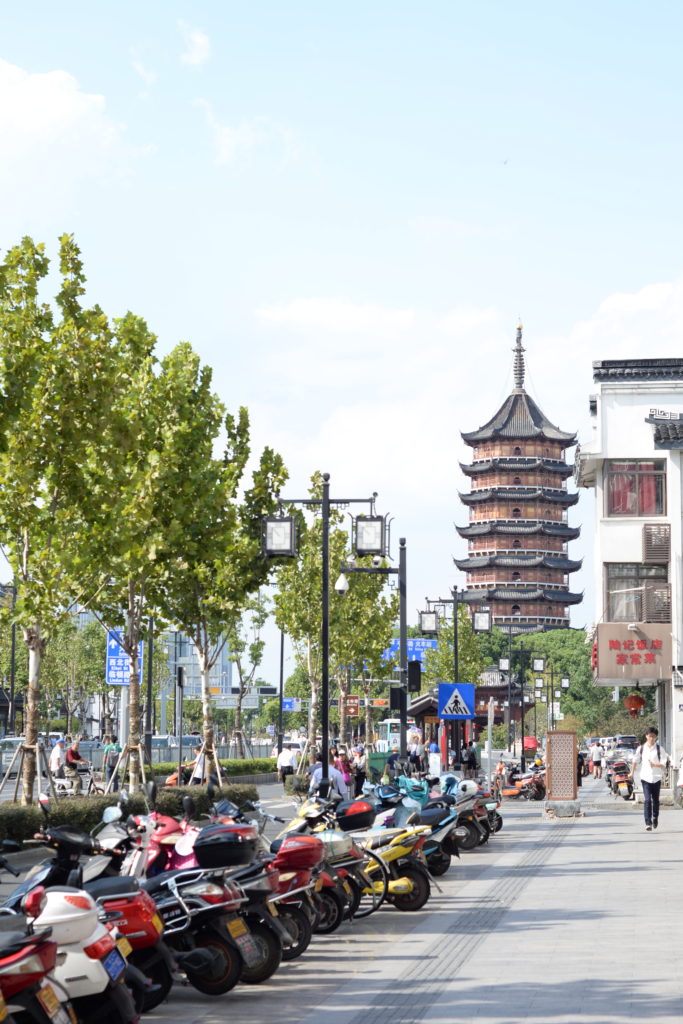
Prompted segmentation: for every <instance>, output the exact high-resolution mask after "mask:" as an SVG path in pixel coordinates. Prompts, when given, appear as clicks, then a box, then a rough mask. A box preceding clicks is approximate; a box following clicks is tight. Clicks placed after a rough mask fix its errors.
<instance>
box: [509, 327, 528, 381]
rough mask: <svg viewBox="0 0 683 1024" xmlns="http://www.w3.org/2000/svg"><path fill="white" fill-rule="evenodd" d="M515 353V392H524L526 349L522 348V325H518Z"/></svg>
mask: <svg viewBox="0 0 683 1024" xmlns="http://www.w3.org/2000/svg"><path fill="white" fill-rule="evenodd" d="M512 351H513V352H514V353H515V361H514V365H513V369H512V372H513V375H514V378H515V391H524V352H525V349H524V348H523V346H522V324H521V322H520V323H518V324H517V340H516V342H515V347H514V348H513V350H512Z"/></svg>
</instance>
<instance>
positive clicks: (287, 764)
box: [275, 743, 298, 787]
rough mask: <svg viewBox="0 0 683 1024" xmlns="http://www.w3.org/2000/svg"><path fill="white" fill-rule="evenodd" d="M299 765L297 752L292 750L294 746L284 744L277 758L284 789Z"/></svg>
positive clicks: (277, 766)
mask: <svg viewBox="0 0 683 1024" xmlns="http://www.w3.org/2000/svg"><path fill="white" fill-rule="evenodd" d="M297 763H298V762H297V756H296V751H294V750H292V744H291V743H283V745H282V750H281V751H280V753H279V754H278V756H277V763H276V765H275V767H276V768H277V771H278V774H279V776H280V782H281V783H282V785H283V787H284V785H285V780H286V778H287V776H288V775H293V774H294V770H295V769H296V766H297Z"/></svg>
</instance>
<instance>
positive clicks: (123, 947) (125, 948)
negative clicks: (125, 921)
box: [116, 935, 133, 957]
mask: <svg viewBox="0 0 683 1024" xmlns="http://www.w3.org/2000/svg"><path fill="white" fill-rule="evenodd" d="M116 948H117V949H118V951H119V953H120V954H121V956H124V957H126V956H130V954H131V953H132V952H133V947H132V946H131V944H130V942H129V941H128V939H127V938H126V936H125V935H119V937H118V939H117V940H116Z"/></svg>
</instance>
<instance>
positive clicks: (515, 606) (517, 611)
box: [510, 604, 521, 615]
mask: <svg viewBox="0 0 683 1024" xmlns="http://www.w3.org/2000/svg"><path fill="white" fill-rule="evenodd" d="M510 611H511V612H512V614H513V615H519V614H520V611H521V609H520V607H519V605H518V604H513V606H512V608H511V609H510Z"/></svg>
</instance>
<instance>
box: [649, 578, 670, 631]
mask: <svg viewBox="0 0 683 1024" xmlns="http://www.w3.org/2000/svg"><path fill="white" fill-rule="evenodd" d="M643 612H644V614H643V622H671V586H670V584H668V583H660V584H654V583H649V584H647V585H646V586H645V587H643Z"/></svg>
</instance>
